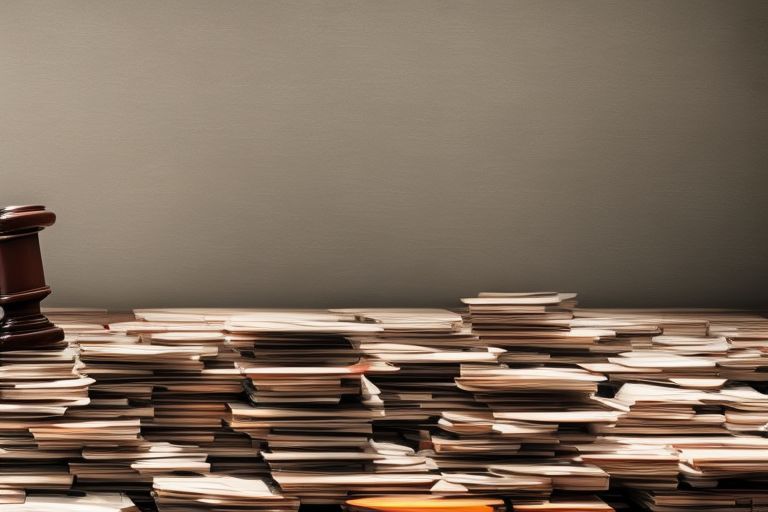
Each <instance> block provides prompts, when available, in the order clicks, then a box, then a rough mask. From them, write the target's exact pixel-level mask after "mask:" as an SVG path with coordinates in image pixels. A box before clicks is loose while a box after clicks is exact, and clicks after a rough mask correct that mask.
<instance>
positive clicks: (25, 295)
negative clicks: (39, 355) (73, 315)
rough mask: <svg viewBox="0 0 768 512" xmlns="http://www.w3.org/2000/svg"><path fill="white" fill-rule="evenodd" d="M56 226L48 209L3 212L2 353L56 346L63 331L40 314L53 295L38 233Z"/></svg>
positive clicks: (0, 229) (0, 232)
mask: <svg viewBox="0 0 768 512" xmlns="http://www.w3.org/2000/svg"><path fill="white" fill-rule="evenodd" d="M54 222H56V215H55V214H54V213H53V212H50V211H48V210H46V209H45V207H44V206H38V205H26V206H9V207H6V208H0V307H2V308H3V317H2V319H1V320H0V350H14V349H26V348H31V347H43V346H46V345H55V344H57V343H58V342H60V341H61V340H63V339H64V333H63V331H62V330H61V329H59V328H58V327H56V326H55V325H53V324H52V323H51V322H50V321H48V319H47V318H46V317H45V316H44V315H43V314H42V313H41V312H40V301H42V300H43V299H44V298H45V297H47V296H48V295H49V294H50V293H51V289H50V287H48V286H47V285H46V284H45V274H44V273H43V260H42V255H41V254H40V241H39V239H38V233H39V232H40V231H41V230H42V229H43V228H46V227H48V226H50V225H52V224H53V223H54Z"/></svg>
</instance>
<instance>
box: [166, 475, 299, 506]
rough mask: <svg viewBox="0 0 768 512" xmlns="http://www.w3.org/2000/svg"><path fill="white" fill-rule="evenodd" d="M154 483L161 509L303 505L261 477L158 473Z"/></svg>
mask: <svg viewBox="0 0 768 512" xmlns="http://www.w3.org/2000/svg"><path fill="white" fill-rule="evenodd" d="M152 487H153V495H154V496H155V501H156V503H157V508H158V511H159V512H194V511H199V512H230V511H235V510H242V511H246V510H247V511H260V510H263V511H265V512H284V511H285V512H295V511H296V510H298V508H299V502H298V500H296V499H293V498H286V497H285V496H283V495H282V494H280V493H279V492H275V491H274V489H271V488H270V486H269V485H268V484H267V483H266V482H265V481H264V480H263V479H260V478H237V477H232V476H223V475H205V476H199V477H158V478H155V481H154V484H153V486H152Z"/></svg>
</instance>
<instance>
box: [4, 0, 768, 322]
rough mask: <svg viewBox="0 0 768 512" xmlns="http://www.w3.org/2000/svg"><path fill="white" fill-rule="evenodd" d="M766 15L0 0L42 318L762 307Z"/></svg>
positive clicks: (759, 10) (533, 2)
mask: <svg viewBox="0 0 768 512" xmlns="http://www.w3.org/2000/svg"><path fill="white" fill-rule="evenodd" d="M767 55H768V2H762V1H754V2H751V1H727V0H722V1H708V0H675V1H669V0H658V1H613V2H612V1H593V0H580V1H576V0H562V1H559V0H558V1H555V0H518V1H507V0H502V1H479V0H477V1H411V0H408V1H355V2H347V1H331V0H326V1H314V2H312V1H310V2H307V1H289V2H284V1H252V0H248V1H214V0H209V1H162V2H156V1H154V0H152V1H148V0H147V1H131V2H122V1H102V0H94V1H72V0H68V1H64V2H61V1H25V2H21V1H9V0H6V1H3V2H0V73H1V74H0V116H1V117H0V204H15V203H44V204H46V205H48V206H49V207H50V208H51V209H53V210H54V211H55V212H56V213H57V214H58V215H59V223H58V224H57V225H56V226H54V227H53V228H51V229H49V230H47V231H46V232H45V233H44V234H43V249H44V257H45V263H46V269H47V276H48V282H49V283H50V284H51V285H52V286H53V287H54V295H53V296H52V297H51V298H50V299H49V300H48V301H47V304H48V305H92V306H96V305H104V306H109V307H113V308H128V307H132V306H156V305H169V306H170V305H177V306H178V305H191V306H194V305H221V306H227V305H272V306H292V305H306V306H340V305H393V304H400V305H438V304H445V305H454V304H456V303H457V302H456V298H457V297H460V296H466V295H470V294H474V293H475V292H477V291H480V290H531V289H536V290H538V289H557V290H576V291H579V292H580V293H581V295H582V302H583V303H584V304H588V305H617V306H621V305H636V306H637V305H676V304H681V305H682V304H687V305H750V304H751V305H756V304H766V303H768V286H766V285H767V284H768V279H766V274H767V272H766V270H767V269H768V230H767V227H768V226H767V223H766V211H767V210H768V165H766V164H768V144H767V142H768V141H767V137H766V133H767V131H766V128H768V94H767V91H768V59H767V58H766V56H767Z"/></svg>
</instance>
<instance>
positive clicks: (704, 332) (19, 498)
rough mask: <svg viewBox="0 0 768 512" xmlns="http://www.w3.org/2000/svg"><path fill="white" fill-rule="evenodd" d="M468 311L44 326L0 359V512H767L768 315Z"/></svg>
mask: <svg viewBox="0 0 768 512" xmlns="http://www.w3.org/2000/svg"><path fill="white" fill-rule="evenodd" d="M462 302H463V303H464V304H465V306H466V308H465V309H461V308H456V309H451V310H443V309H412V308H397V309H395V308H350V309H332V310H264V309H189V308H187V309H138V310H135V311H134V312H133V313H132V314H120V315H115V314H109V315H108V314H107V312H106V311H104V310H98V309H88V310H79V309H59V310H54V311H50V312H48V314H49V317H50V318H51V319H52V320H53V321H55V322H56V323H57V324H59V325H61V326H62V327H63V328H64V329H65V332H66V334H67V339H66V343H62V344H58V345H56V346H51V347H46V348H45V349H44V350H35V351H16V352H2V353H0V362H1V363H2V364H1V365H0V392H1V393H2V400H0V410H2V412H3V413H4V414H3V417H2V419H0V464H1V465H2V467H3V471H2V473H1V474H0V512H3V511H6V510H8V511H15V510H19V511H22V510H27V511H33V510H41V508H40V506H43V507H44V506H47V505H45V504H44V505H35V504H36V503H38V504H39V503H44V502H45V500H48V502H51V503H53V501H54V500H56V503H57V505H56V506H55V507H54V506H51V508H50V510H61V511H62V512H66V511H68V510H73V512H74V510H75V509H74V508H73V507H81V508H79V509H78V510H84V511H85V510H88V511H90V510H92V511H93V512H109V511H112V510H115V511H129V510H130V511H133V510H139V509H141V510H159V511H160V512H181V511H187V510H189V511H200V512H203V511H207V512H217V511H221V512H223V511H227V512H229V511H234V510H238V511H246V510H275V511H280V512H282V511H289V510H297V509H298V507H299V505H300V504H304V505H310V506H311V505H319V506H324V507H328V506H344V503H345V502H347V501H348V500H353V501H349V505H348V508H349V510H354V511H363V510H385V509H386V510H394V509H395V508H396V507H397V505H398V502H402V503H400V504H401V505H403V506H406V505H407V504H409V503H410V504H411V505H413V504H414V503H416V502H419V503H421V504H422V505H419V506H426V505H423V502H424V501H430V500H431V501H430V505H429V507H430V508H432V509H434V510H450V509H451V508H454V509H455V508H456V507H459V508H460V507H461V506H462V505H461V503H462V500H464V499H472V500H477V501H473V502H471V503H481V502H482V503H487V504H488V505H487V506H489V507H491V508H492V509H493V510H502V509H503V508H504V507H505V506H509V510H515V511H518V512H534V511H573V512H579V511H599V512H601V511H605V512H608V511H610V510H614V509H615V510H626V509H628V508H632V507H636V508H641V509H647V510H652V511H655V512H678V511H680V512H682V511H690V512H694V511H700V510H704V511H706V510H710V511H713V512H714V511H718V512H719V511H721V510H728V511H731V510H732V511H739V510H745V511H747V510H755V509H757V508H760V507H764V506H765V505H766V504H768V493H767V492H765V491H764V488H765V484H766V482H768V462H766V461H768V437H766V435H765V433H766V431H767V430H768V427H766V425H768V414H766V411H768V395H767V394H765V393H764V392H765V391H766V386H768V371H766V370H768V319H766V318H764V317H763V316H761V315H758V314H755V313H751V312H746V311H725V310H685V309H678V310H631V309H623V310H610V309H584V308H578V307H577V305H576V296H575V294H570V293H555V292H542V293H482V294H479V295H478V296H476V297H470V298H465V299H462ZM56 492H58V493H67V495H66V496H62V495H60V494H59V495H53V494H50V493H56ZM404 496H409V497H404ZM369 498H370V499H369ZM500 499H501V500H505V501H498V500H500ZM41 500H42V501H41ZM494 500H495V501H494ZM48 502H45V503H48ZM468 503H470V502H469V501H466V502H465V504H468ZM505 503H506V504H507V505H504V504H505ZM467 506H469V505H467ZM8 507H15V508H8ZM25 507H26V508H25ZM35 507H37V508H35ZM89 507H91V508H89ZM377 507H378V508H377ZM382 507H384V508H382ZM386 507H390V508H386ZM392 507H395V508H392ZM46 510H47V509H46Z"/></svg>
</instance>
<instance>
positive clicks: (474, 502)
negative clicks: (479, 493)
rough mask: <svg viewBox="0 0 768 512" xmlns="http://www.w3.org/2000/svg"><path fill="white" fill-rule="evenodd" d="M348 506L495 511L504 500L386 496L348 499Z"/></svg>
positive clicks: (383, 510)
mask: <svg viewBox="0 0 768 512" xmlns="http://www.w3.org/2000/svg"><path fill="white" fill-rule="evenodd" d="M347 506H348V507H349V508H350V510H354V511H360V512H363V511H371V512H440V511H445V512H494V511H495V510H497V509H499V508H503V507H504V502H503V501H501V500H494V499H484V498H455V499H454V498H441V497H437V496H385V497H382V498H361V499H356V500H348V501H347Z"/></svg>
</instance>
